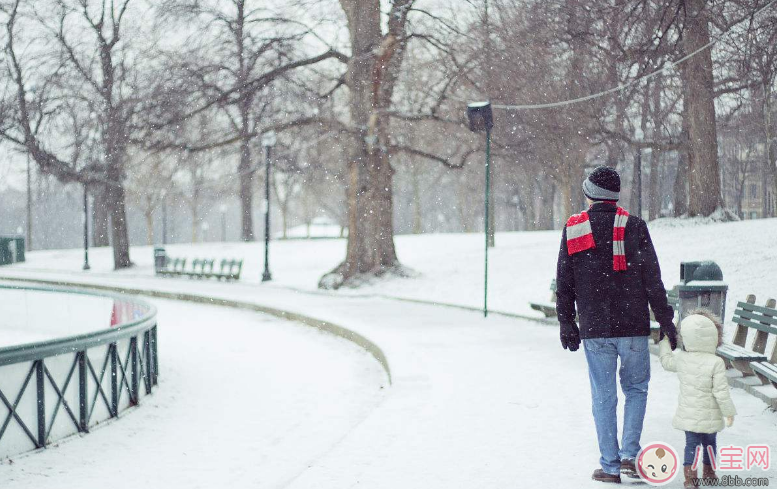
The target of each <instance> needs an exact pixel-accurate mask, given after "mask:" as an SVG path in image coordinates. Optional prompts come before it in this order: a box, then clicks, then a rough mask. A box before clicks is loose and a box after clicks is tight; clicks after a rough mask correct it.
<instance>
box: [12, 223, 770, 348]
mask: <svg viewBox="0 0 777 489" xmlns="http://www.w3.org/2000/svg"><path fill="white" fill-rule="evenodd" d="M650 229H651V233H652V236H653V241H654V242H655V246H656V249H657V252H658V256H659V259H660V261H661V267H662V271H663V278H664V283H665V284H666V286H667V287H668V288H669V287H671V286H672V285H674V284H676V283H678V282H679V279H680V262H681V261H693V260H706V259H712V260H715V261H716V262H718V264H719V265H720V266H721V268H722V269H723V274H724V279H725V281H726V282H727V283H728V284H729V294H728V304H727V307H726V311H727V316H728V318H730V317H731V314H732V313H733V311H734V308H735V306H736V301H739V300H743V299H744V298H745V297H746V295H747V294H756V296H757V298H758V303H759V304H763V303H764V302H765V301H766V299H767V298H768V297H777V280H775V277H777V246H775V243H777V219H766V220H756V221H742V222H732V223H713V224H709V223H704V222H703V221H699V220H675V219H663V220H658V221H655V222H653V223H651V224H650ZM560 236H561V234H560V231H540V232H528V233H499V234H498V235H497V238H496V242H497V246H496V248H494V249H493V250H491V252H490V258H489V260H490V273H489V276H490V284H489V305H490V307H491V308H492V309H495V310H502V311H508V312H514V313H520V314H525V315H536V314H537V313H536V312H535V311H532V310H531V309H530V308H529V304H528V303H529V301H531V300H533V301H547V300H548V299H549V297H550V291H549V287H550V281H551V279H552V278H553V277H554V275H555V266H556V258H557V256H558V246H559V241H560ZM396 244H397V253H398V255H399V259H400V261H401V262H402V263H403V264H404V265H406V266H408V267H410V268H412V269H413V270H415V271H417V272H418V273H419V276H417V277H415V278H390V279H384V280H380V281H377V282H376V283H374V284H372V285H368V286H364V287H360V288H359V289H356V290H341V291H339V292H338V294H340V295H343V294H355V295H365V294H381V295H389V296H396V297H405V298H413V299H425V300H432V301H437V302H442V303H453V304H460V305H467V306H473V307H480V306H481V305H482V300H483V239H482V236H481V235H479V234H432V235H415V236H399V237H397V239H396ZM167 250H168V254H169V255H171V256H181V257H189V258H190V259H192V258H197V257H214V258H219V259H220V258H233V257H236V258H243V259H245V264H244V268H243V276H242V279H241V280H242V281H243V282H247V283H258V282H259V280H260V277H261V274H262V269H263V266H264V263H263V259H264V254H263V245H262V244H261V243H248V244H246V243H204V244H196V245H180V244H179V245H168V246H167ZM131 256H132V260H133V261H134V262H135V264H136V265H137V266H136V267H135V268H133V269H130V270H125V271H122V272H120V273H121V274H123V275H126V276H151V275H153V251H152V248H151V247H147V246H144V247H134V248H133V249H132V252H131ZM344 256H345V240H341V239H333V240H310V241H305V240H293V241H277V242H273V243H272V244H271V249H270V263H271V267H270V268H271V272H272V274H273V282H271V283H269V284H264V285H263V286H264V287H279V286H283V287H292V288H296V289H300V290H306V291H311V290H316V287H317V284H318V280H319V278H320V277H321V276H322V275H323V274H324V273H326V272H328V271H329V270H331V269H333V268H334V267H335V266H336V265H337V264H338V263H339V262H340V261H341V260H342V259H343V257H344ZM90 257H91V264H92V271H91V272H89V274H90V275H93V276H101V275H102V274H106V273H109V274H110V275H114V273H113V272H112V271H111V270H112V255H111V250H110V249H109V248H102V249H92V250H91V251H90ZM81 265H82V251H80V250H55V251H33V252H31V253H28V261H27V263H23V264H18V265H13V266H12V267H10V268H4V269H0V274H2V272H3V271H5V270H14V269H20V270H21V269H26V270H33V269H34V270H39V271H45V272H54V271H63V272H77V273H82V272H81ZM184 280H185V279H184ZM727 325H728V326H729V328H728V330H729V334H731V330H732V328H730V322H729V323H727Z"/></svg>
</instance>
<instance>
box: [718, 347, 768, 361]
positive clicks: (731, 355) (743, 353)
mask: <svg viewBox="0 0 777 489" xmlns="http://www.w3.org/2000/svg"><path fill="white" fill-rule="evenodd" d="M717 354H718V355H719V356H721V357H724V358H727V359H729V360H745V361H751V362H762V361H765V360H766V355H762V354H760V353H756V352H754V351H751V350H748V349H747V348H742V347H741V346H737V345H731V344H725V345H721V346H719V347H718V349H717Z"/></svg>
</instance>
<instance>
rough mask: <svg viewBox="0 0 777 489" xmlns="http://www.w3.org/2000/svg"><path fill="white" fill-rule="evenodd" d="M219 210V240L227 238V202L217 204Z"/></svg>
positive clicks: (223, 240)
mask: <svg viewBox="0 0 777 489" xmlns="http://www.w3.org/2000/svg"><path fill="white" fill-rule="evenodd" d="M219 210H220V211H221V241H222V242H225V241H226V240H227V204H221V205H220V206H219Z"/></svg>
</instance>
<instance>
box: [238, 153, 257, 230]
mask: <svg viewBox="0 0 777 489" xmlns="http://www.w3.org/2000/svg"><path fill="white" fill-rule="evenodd" d="M237 171H238V172H239V173H240V216H241V235H240V237H241V239H242V240H243V241H253V240H254V209H253V205H254V172H253V171H252V170H251V148H250V146H249V141H248V139H247V138H243V139H242V140H241V141H240V164H239V165H238V167H237Z"/></svg>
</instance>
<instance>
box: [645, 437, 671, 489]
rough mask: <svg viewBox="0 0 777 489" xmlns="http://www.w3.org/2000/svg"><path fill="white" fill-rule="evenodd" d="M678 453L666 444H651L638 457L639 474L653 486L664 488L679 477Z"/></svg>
mask: <svg viewBox="0 0 777 489" xmlns="http://www.w3.org/2000/svg"><path fill="white" fill-rule="evenodd" d="M677 467H678V463H677V452H675V451H674V449H673V448H672V447H670V446H669V445H667V444H666V443H661V442H656V443H651V444H649V445H648V446H646V447H645V448H643V449H642V451H640V452H639V455H638V456H637V472H638V473H639V476H640V478H641V479H642V480H644V481H645V482H647V483H648V484H650V485H651V486H663V485H664V484H668V483H670V482H672V480H673V479H674V478H675V476H676V475H677Z"/></svg>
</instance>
